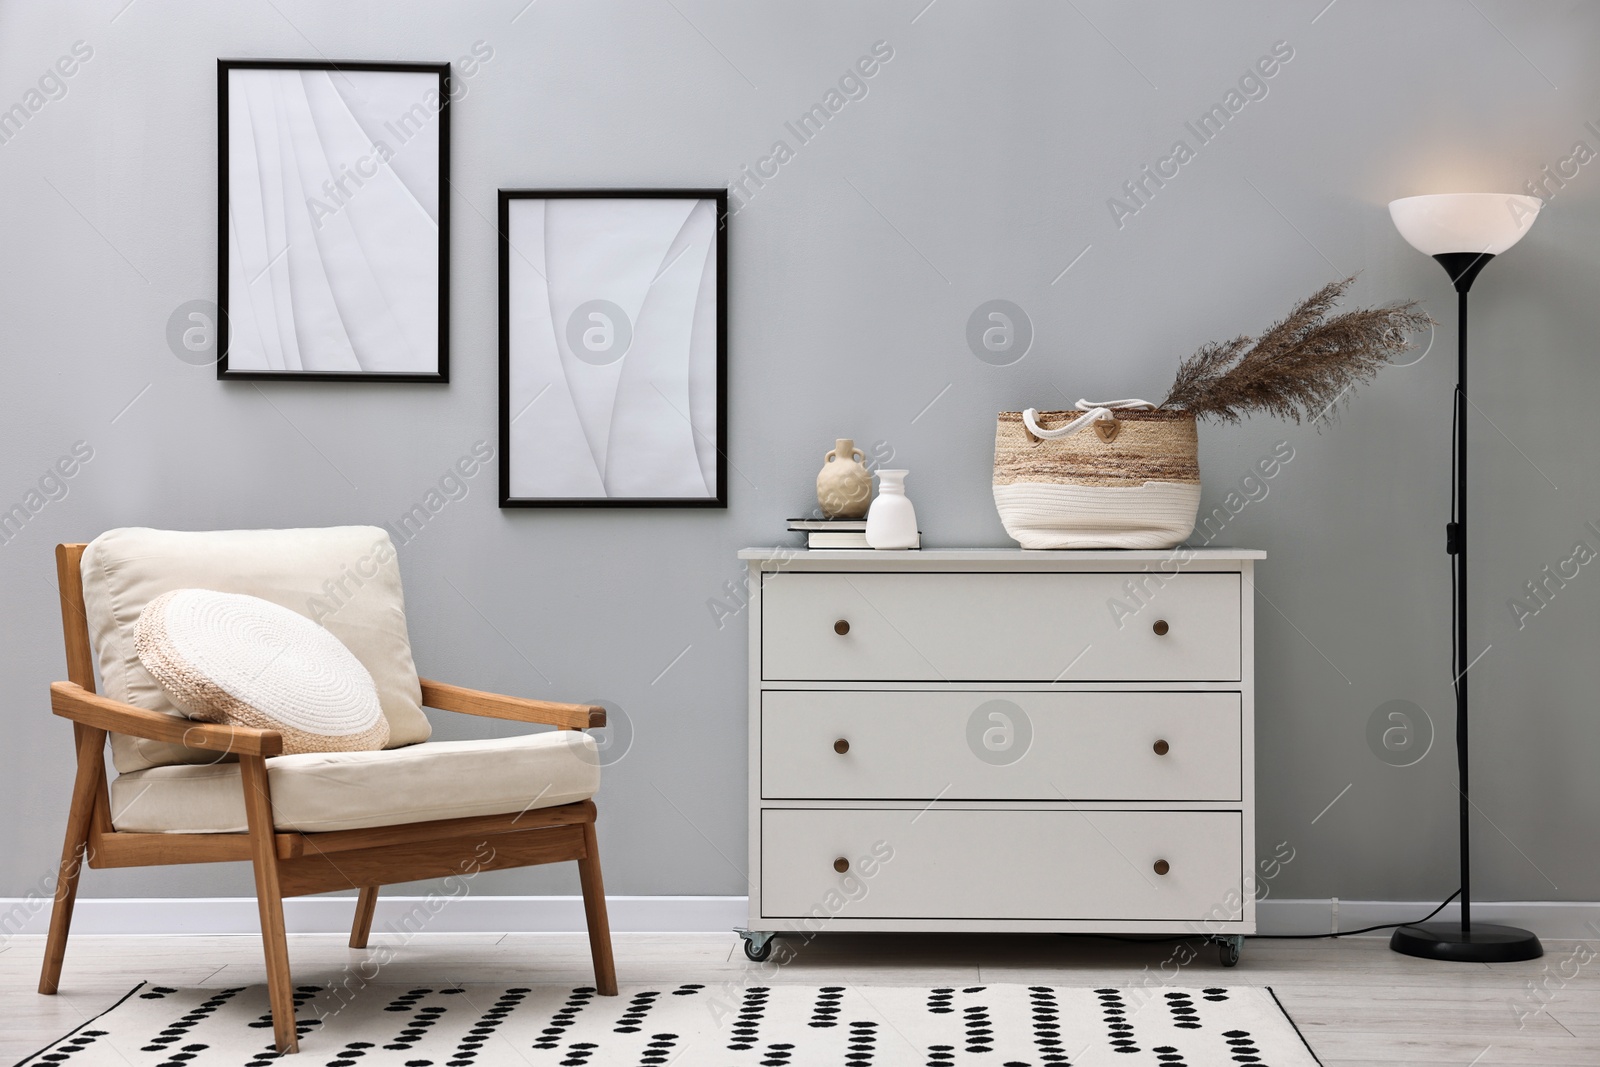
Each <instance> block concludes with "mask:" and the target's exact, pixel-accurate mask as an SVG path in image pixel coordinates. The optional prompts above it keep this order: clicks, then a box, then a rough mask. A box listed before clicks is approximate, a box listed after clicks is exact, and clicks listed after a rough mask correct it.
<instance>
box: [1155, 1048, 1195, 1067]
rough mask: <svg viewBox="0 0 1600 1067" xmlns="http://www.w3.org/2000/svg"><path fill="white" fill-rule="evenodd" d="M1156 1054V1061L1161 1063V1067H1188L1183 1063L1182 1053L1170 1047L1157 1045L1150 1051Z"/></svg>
mask: <svg viewBox="0 0 1600 1067" xmlns="http://www.w3.org/2000/svg"><path fill="white" fill-rule="evenodd" d="M1150 1051H1151V1052H1154V1053H1155V1054H1156V1059H1158V1060H1160V1061H1161V1067H1189V1065H1188V1064H1187V1063H1185V1062H1184V1059H1183V1053H1181V1052H1179V1051H1178V1050H1177V1049H1175V1048H1173V1047H1172V1046H1171V1045H1157V1046H1156V1047H1155V1048H1153V1049H1151V1050H1150Z"/></svg>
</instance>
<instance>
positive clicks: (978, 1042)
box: [961, 1004, 994, 1052]
mask: <svg viewBox="0 0 1600 1067" xmlns="http://www.w3.org/2000/svg"><path fill="white" fill-rule="evenodd" d="M961 1014H962V1016H963V1022H964V1023H965V1024H966V1028H967V1051H968V1052H993V1051H994V1028H993V1027H991V1026H990V1025H989V1009H988V1008H986V1007H984V1006H983V1005H981V1004H974V1005H971V1006H969V1007H965V1008H962V1009H961Z"/></svg>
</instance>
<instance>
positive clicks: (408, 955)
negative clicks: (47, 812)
mask: <svg viewBox="0 0 1600 1067" xmlns="http://www.w3.org/2000/svg"><path fill="white" fill-rule="evenodd" d="M289 942H290V945H289V948H290V957H291V959H292V960H293V963H294V968H295V970H294V974H295V978H296V980H297V981H300V982H305V983H318V982H331V981H335V980H338V978H339V977H340V976H341V974H342V973H343V972H344V969H345V968H346V967H348V966H350V965H352V964H354V963H359V962H360V961H361V960H363V959H366V958H367V957H368V955H369V953H370V952H371V951H373V950H370V949H369V950H367V951H365V952H362V951H354V950H351V949H349V948H347V947H346V946H345V943H344V938H343V937H342V936H332V935H320V934H319V935H291V936H290V938H289ZM792 944H795V945H796V953H795V956H794V958H793V959H792V960H791V961H790V962H788V963H787V964H785V965H784V966H781V967H777V966H775V965H774V964H773V963H771V962H768V963H767V964H752V963H749V962H748V961H747V960H746V959H745V958H744V955H743V952H742V950H741V949H740V947H739V942H738V939H737V938H736V937H734V935H732V934H618V935H616V938H615V947H616V955H617V974H618V979H619V980H620V981H621V982H622V984H623V985H628V984H649V983H664V982H682V981H696V982H706V983H717V982H730V983H735V984H738V985H746V984H748V985H755V984H772V983H775V982H799V983H805V984H813V985H817V984H831V983H856V984H868V985H872V984H876V985H937V984H946V983H964V984H974V985H975V984H990V983H1001V982H1021V983H1031V984H1051V985H1063V986H1098V985H1124V984H1127V983H1131V982H1138V981H1140V980H1141V975H1142V974H1144V973H1145V972H1144V969H1145V968H1146V967H1148V968H1149V969H1150V972H1149V973H1151V974H1159V973H1160V969H1161V966H1162V964H1163V962H1164V961H1167V960H1169V958H1170V957H1171V955H1172V952H1173V946H1171V945H1130V944H1120V943H1111V942H1104V941H1091V940H1087V939H1078V938H1058V937H1049V936H1038V937H1020V936H1004V937H990V936H979V935H970V936H963V937H931V936H922V935H918V936H909V935H904V936H896V935H876V934H858V935H834V936H831V937H830V936H821V937H817V938H815V939H814V940H813V941H812V942H811V943H810V944H801V943H792ZM379 945H388V946H391V947H394V948H396V949H397V955H396V958H395V959H394V961H393V962H391V963H389V964H388V965H387V966H385V967H384V968H383V969H382V971H381V972H380V974H379V976H378V978H377V979H376V980H377V981H378V982H379V983H397V984H399V983H404V984H420V983H442V982H489V983H502V984H507V985H511V984H517V983H524V984H536V983H551V984H567V985H577V984H583V983H586V982H589V981H591V980H592V973H591V972H590V970H589V955H588V948H587V945H586V943H585V941H584V939H583V937H582V936H581V935H577V934H507V935H505V936H498V935H494V934H484V935H473V934H420V935H418V936H416V937H414V938H412V939H411V940H410V941H409V942H408V943H406V944H404V945H399V943H398V942H395V941H385V939H384V938H382V937H380V936H379V935H374V937H373V946H374V949H376V948H377V947H378V946H379ZM1545 947H1546V956H1545V958H1544V959H1543V960H1538V961H1535V962H1533V963H1519V964H1501V965H1498V966H1495V967H1489V966H1485V965H1482V964H1440V963H1432V962H1427V961H1423V960H1415V959H1410V958H1407V957H1405V956H1400V955H1396V954H1395V953H1393V952H1390V951H1389V949H1388V942H1387V941H1386V940H1385V939H1383V938H1369V937H1363V938H1349V939H1345V940H1340V941H1310V942H1307V941H1250V942H1247V943H1246V945H1245V950H1244V958H1243V961H1242V962H1241V963H1240V965H1239V966H1238V967H1237V968H1236V969H1234V970H1232V971H1225V970H1223V969H1221V968H1220V967H1218V966H1217V964H1216V962H1215V954H1214V951H1211V950H1207V951H1205V952H1203V953H1202V954H1201V955H1200V956H1199V957H1198V958H1196V959H1195V960H1194V961H1193V962H1191V963H1189V964H1188V965H1187V966H1185V967H1182V968H1181V970H1180V971H1179V972H1178V974H1177V976H1176V978H1174V979H1170V980H1169V981H1168V983H1167V984H1169V985H1180V986H1185V985H1186V986H1206V985H1212V984H1221V985H1242V984H1248V985H1270V986H1272V987H1273V989H1274V990H1275V991H1276V992H1277V994H1278V997H1279V998H1280V999H1281V1000H1282V1001H1283V1004H1284V1006H1285V1007H1286V1008H1287V1009H1288V1010H1289V1012H1290V1014H1292V1015H1293V1016H1294V1019H1295V1021H1296V1022H1297V1023H1298V1024H1299V1025H1300V1028H1301V1030H1302V1031H1303V1032H1304V1033H1305V1035H1306V1038H1307V1039H1308V1040H1309V1041H1310V1042H1311V1046H1312V1048H1314V1049H1315V1050H1316V1051H1317V1054H1318V1055H1319V1056H1320V1057H1321V1058H1322V1062H1323V1063H1324V1064H1325V1065H1327V1067H1358V1065H1366V1064H1402V1063H1403V1064H1410V1065H1431V1064H1439V1065H1445V1064H1448V1065H1451V1067H1469V1065H1471V1067H1493V1065H1496V1064H1537V1065H1539V1067H1561V1065H1567V1064H1571V1065H1582V1067H1595V1065H1596V1064H1600V958H1596V957H1595V956H1594V955H1593V951H1594V950H1593V949H1591V947H1590V946H1589V945H1588V944H1586V943H1579V942H1547V943H1546V946H1545ZM42 952H43V939H42V938H33V937H17V938H14V939H12V940H11V941H10V942H9V943H8V944H7V945H6V947H5V948H4V949H0V1062H3V1063H12V1062H14V1061H15V1060H17V1059H19V1058H21V1057H22V1056H24V1055H26V1054H28V1053H30V1052H33V1051H35V1050H36V1049H38V1048H40V1047H41V1046H43V1045H44V1044H46V1043H48V1042H49V1041H50V1040H51V1039H53V1038H55V1037H58V1036H60V1035H61V1034H64V1033H66V1032H67V1031H68V1030H70V1029H71V1028H73V1027H74V1026H77V1025H78V1024H79V1023H81V1022H82V1021H84V1020H85V1019H87V1018H89V1017H90V1016H92V1015H94V1014H96V1013H98V1012H100V1011H102V1010H104V1009H105V1008H106V1007H107V1006H109V1005H110V1004H111V1003H112V1002H114V1001H115V1000H117V999H118V998H119V997H121V996H122V994H124V993H126V992H127V991H128V989H129V988H131V987H132V986H133V985H134V984H136V983H137V982H139V981H140V980H142V979H150V980H152V981H157V982H160V983H162V984H165V985H176V986H223V985H245V984H250V983H259V982H262V981H264V980H265V975H264V972H263V970H262V964H261V953H260V944H259V942H258V941H256V940H255V939H254V938H250V937H160V938H158V937H83V938H77V939H74V940H73V942H72V944H71V945H70V946H69V948H68V952H67V965H66V970H65V972H64V974H63V976H62V982H61V993H60V994H59V995H58V996H54V997H42V996H39V995H38V994H37V993H35V992H34V989H35V986H36V983H37V982H38V977H39V960H40V956H41V954H42ZM1171 970H1172V965H1170V964H1169V965H1168V967H1167V971H1168V973H1170V972H1171ZM1534 989H1540V990H1542V993H1540V994H1539V995H1538V996H1537V997H1535V995H1534V993H1533V990H1534ZM1541 1005H1543V1009H1542V1010H1541ZM1519 1012H1520V1013H1522V1015H1521V1017H1520V1024H1519Z"/></svg>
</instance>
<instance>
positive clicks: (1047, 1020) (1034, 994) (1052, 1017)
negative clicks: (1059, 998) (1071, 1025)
mask: <svg viewBox="0 0 1600 1067" xmlns="http://www.w3.org/2000/svg"><path fill="white" fill-rule="evenodd" d="M1028 1000H1029V1001H1030V1002H1031V1004H1032V1007H1033V1044H1034V1047H1035V1048H1037V1049H1038V1050H1039V1061H1040V1062H1041V1063H1047V1064H1055V1063H1066V1062H1067V1057H1066V1055H1065V1054H1063V1053H1062V1051H1061V1005H1060V1004H1059V1003H1057V1002H1056V991H1055V990H1054V989H1051V988H1050V987H1049V986H1043V985H1036V986H1029V987H1028Z"/></svg>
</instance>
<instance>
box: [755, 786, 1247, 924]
mask: <svg viewBox="0 0 1600 1067" xmlns="http://www.w3.org/2000/svg"><path fill="white" fill-rule="evenodd" d="M1241 834H1242V820H1241V817H1240V814H1239V813H1238V812H1230V811H1222V812H1174V811H1152V812H1132V811H1005V810H986V811H980V810H975V809H959V808H958V809H947V808H936V809H932V810H926V811H925V810H923V809H920V808H904V809H896V810H887V809H881V808H880V809H875V810H841V809H835V810H802V809H791V808H777V809H766V810H764V811H762V813H761V913H762V916H763V917H765V918H771V919H798V918H802V917H804V916H807V915H808V914H812V913H813V910H814V909H815V913H816V914H819V915H822V916H825V917H826V916H830V915H832V916H837V917H839V918H843V919H939V918H956V917H960V918H966V919H1069V918H1070V919H1108V920H1117V919H1128V920H1200V919H1203V918H1206V917H1208V916H1210V915H1211V913H1212V909H1214V908H1219V907H1222V908H1226V907H1228V906H1229V904H1230V903H1235V904H1236V903H1237V902H1238V901H1239V900H1240V899H1241V895H1240V890H1241V886H1240V883H1241V879H1242V875H1241V872H1242V861H1243V857H1242V839H1241ZM840 859H843V860H845V861H846V862H847V863H848V864H849V867H848V869H847V870H846V871H844V872H843V873H840V872H839V871H837V870H836V868H835V863H836V862H837V861H838V860H840ZM1158 861H1165V869H1166V871H1167V873H1166V874H1164V875H1163V874H1157V873H1156V870H1157V867H1158ZM840 897H843V898H844V900H845V901H847V902H848V903H845V904H844V905H843V907H842V908H839V907H830V904H835V905H836V904H837V903H838V901H839V898H840Z"/></svg>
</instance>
